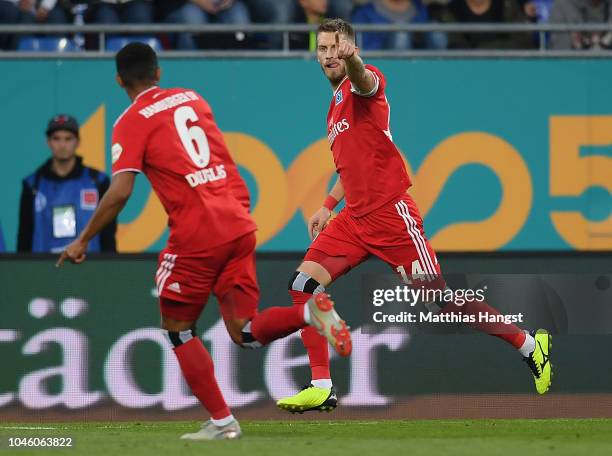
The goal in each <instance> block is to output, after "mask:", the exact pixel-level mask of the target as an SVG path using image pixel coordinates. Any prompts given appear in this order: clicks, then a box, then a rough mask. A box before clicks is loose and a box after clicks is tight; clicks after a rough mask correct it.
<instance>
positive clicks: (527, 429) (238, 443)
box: [0, 419, 612, 456]
mask: <svg viewBox="0 0 612 456" xmlns="http://www.w3.org/2000/svg"><path fill="white" fill-rule="evenodd" d="M241 425H242V430H243V433H244V436H243V438H242V439H241V440H234V441H216V442H186V441H182V440H179V439H178V437H179V436H180V435H181V434H183V433H185V432H193V431H195V430H197V429H198V427H199V423H196V422H184V421H181V422H125V423H124V422H114V423H100V422H97V423H65V424H40V423H37V424H23V423H20V424H16V423H6V422H5V423H1V422H0V439H1V441H0V455H2V454H9V453H10V454H17V455H23V456H25V455H29V454H32V455H34V454H49V455H64V454H65V455H72V456H76V455H105V456H106V455H125V456H127V455H143V456H144V455H146V456H151V455H157V454H179V455H181V456H186V455H192V454H193V455H196V454H197V455H207V456H213V455H223V456H231V455H248V456H259V455H266V456H267V455H288V456H302V455H309V456H315V455H321V456H332V455H355V456H364V455H377V456H381V455H385V454H397V455H404V454H408V455H427V456H436V455H444V456H449V455H453V456H454V455H470V456H474V455H476V456H489V455H500V456H511V455H529V456H534V455H554V456H560V455H578V454H587V455H588V456H596V455H610V454H612V420H605V419H593V420H586V419H585V420H569V419H568V420H420V421H326V422H316V421H293V422H292V421H290V420H287V421H283V422H278V421H244V422H242V423H241ZM39 428H40V429H39ZM41 436H50V437H51V436H53V437H66V436H70V437H72V438H73V443H74V446H73V447H72V448H63V449H59V448H55V449H25V448H21V449H18V450H17V449H9V448H7V446H8V444H7V442H8V438H9V437H41Z"/></svg>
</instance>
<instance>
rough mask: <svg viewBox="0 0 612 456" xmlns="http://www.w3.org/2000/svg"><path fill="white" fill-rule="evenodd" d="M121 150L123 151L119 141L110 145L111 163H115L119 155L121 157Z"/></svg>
mask: <svg viewBox="0 0 612 456" xmlns="http://www.w3.org/2000/svg"><path fill="white" fill-rule="evenodd" d="M122 152H123V146H122V145H121V144H119V143H115V144H113V147H111V157H112V162H113V165H114V164H115V162H116V161H117V160H119V157H121V153H122Z"/></svg>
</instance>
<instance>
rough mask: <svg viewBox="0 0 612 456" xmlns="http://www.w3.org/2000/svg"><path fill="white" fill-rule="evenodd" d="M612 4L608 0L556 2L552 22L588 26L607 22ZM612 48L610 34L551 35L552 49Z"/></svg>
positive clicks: (566, 0) (564, 0) (578, 33)
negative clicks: (587, 24)
mask: <svg viewBox="0 0 612 456" xmlns="http://www.w3.org/2000/svg"><path fill="white" fill-rule="evenodd" d="M609 9H610V4H609V2H608V1H607V0H555V1H554V3H553V6H552V10H551V12H550V22H551V23H558V24H586V23H589V22H600V23H601V22H606V21H607V20H608V19H610V18H609ZM599 47H605V48H610V47H612V36H611V35H610V34H609V33H606V34H603V36H602V34H601V33H599V32H597V33H580V32H574V33H551V34H550V48H551V49H589V48H599Z"/></svg>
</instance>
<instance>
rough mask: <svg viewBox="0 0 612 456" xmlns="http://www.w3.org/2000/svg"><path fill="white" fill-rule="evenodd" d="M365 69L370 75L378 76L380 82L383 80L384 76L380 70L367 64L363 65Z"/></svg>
mask: <svg viewBox="0 0 612 456" xmlns="http://www.w3.org/2000/svg"><path fill="white" fill-rule="evenodd" d="M365 67H366V69H367V70H370V71H371V72H372V73H374V74H375V75H376V76H378V77H379V78H381V79H382V80H384V79H385V75H384V74H383V72H382V71H381V70H380V68H378V67H377V66H374V65H370V64H369V63H367V64H365Z"/></svg>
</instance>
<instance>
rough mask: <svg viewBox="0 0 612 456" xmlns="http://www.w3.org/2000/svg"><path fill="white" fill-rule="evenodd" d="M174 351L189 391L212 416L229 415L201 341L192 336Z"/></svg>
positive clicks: (211, 364) (209, 359)
mask: <svg viewBox="0 0 612 456" xmlns="http://www.w3.org/2000/svg"><path fill="white" fill-rule="evenodd" d="M174 353H175V354H176V357H177V358H178V362H179V365H180V366H181V370H182V371H183V376H184V377H185V380H187V384H188V385H189V387H190V388H191V391H192V392H193V394H194V396H195V397H197V398H198V399H199V400H200V402H201V404H202V405H203V406H204V407H205V408H206V410H208V411H209V413H210V415H211V416H212V418H213V419H215V420H220V419H222V418H225V417H227V416H229V415H230V414H231V412H230V409H229V407H228V406H227V404H226V403H225V399H223V394H221V390H220V389H219V385H218V384H217V379H216V378H215V368H214V366H213V361H212V358H211V357H210V354H209V353H208V351H207V350H206V347H204V345H203V344H202V341H201V340H200V339H199V338H197V337H194V338H192V339H190V340H189V341H187V342H185V343H184V344H182V345H179V346H178V347H175V348H174Z"/></svg>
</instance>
